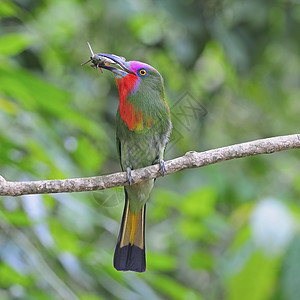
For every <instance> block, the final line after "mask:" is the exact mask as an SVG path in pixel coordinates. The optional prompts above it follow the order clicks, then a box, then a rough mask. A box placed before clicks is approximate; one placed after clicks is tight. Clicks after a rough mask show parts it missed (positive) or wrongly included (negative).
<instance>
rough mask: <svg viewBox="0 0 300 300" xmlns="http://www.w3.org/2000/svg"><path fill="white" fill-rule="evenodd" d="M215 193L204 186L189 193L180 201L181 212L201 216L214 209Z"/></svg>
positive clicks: (191, 215) (196, 216) (190, 215)
mask: <svg viewBox="0 0 300 300" xmlns="http://www.w3.org/2000/svg"><path fill="white" fill-rule="evenodd" d="M216 200H217V193H216V191H215V190H214V189H213V188H210V187H206V188H201V189H199V190H196V191H193V192H191V193H189V194H188V195H187V196H186V197H185V198H184V199H183V200H182V202H181V209H182V212H183V213H184V214H185V215H187V216H189V217H195V218H203V217H205V216H208V215H209V214H211V213H212V212H213V211H214V207H215V203H216Z"/></svg>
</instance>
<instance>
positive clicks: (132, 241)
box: [114, 192, 146, 272]
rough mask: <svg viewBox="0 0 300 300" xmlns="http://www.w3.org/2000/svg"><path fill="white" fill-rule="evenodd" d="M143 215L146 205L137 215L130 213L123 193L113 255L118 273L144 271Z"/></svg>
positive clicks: (126, 198)
mask: <svg viewBox="0 0 300 300" xmlns="http://www.w3.org/2000/svg"><path fill="white" fill-rule="evenodd" d="M145 214H146V204H145V205H144V206H143V207H142V209H141V211H140V212H139V213H138V214H137V215H135V214H133V213H132V212H131V210H130V208H129V201H128V197H127V193H126V192H125V207H124V212H123V217H122V224H121V228H120V233H119V237H118V242H117V246H116V249H115V255H114V267H115V268H116V269H117V270H118V271H135V272H145V270H146V258H145Z"/></svg>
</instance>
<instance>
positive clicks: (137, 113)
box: [84, 45, 169, 130]
mask: <svg viewBox="0 0 300 300" xmlns="http://www.w3.org/2000/svg"><path fill="white" fill-rule="evenodd" d="M89 47H90V45H89ZM90 50H91V53H92V56H91V57H90V59H89V60H88V61H87V62H92V67H94V68H101V69H102V68H103V69H106V70H108V71H110V72H112V73H113V74H114V75H115V77H116V82H117V85H118V89H119V95H120V99H119V112H120V116H121V119H122V120H123V121H124V122H125V123H126V124H127V126H128V128H129V129H130V130H139V129H142V128H144V125H145V126H146V127H149V126H151V124H154V121H151V115H152V116H153V115H155V114H160V113H161V111H166V114H169V108H168V105H167V103H166V101H165V91H164V84H163V78H162V76H161V75H160V73H159V72H158V71H157V70H156V69H155V68H153V67H152V66H150V65H148V64H146V63H143V62H139V61H126V59H125V58H124V57H120V56H117V55H114V54H107V53H97V54H94V53H93V51H92V49H91V47H90ZM87 62H86V63H87ZM84 64H85V63H84ZM143 122H144V123H145V124H144V123H143Z"/></svg>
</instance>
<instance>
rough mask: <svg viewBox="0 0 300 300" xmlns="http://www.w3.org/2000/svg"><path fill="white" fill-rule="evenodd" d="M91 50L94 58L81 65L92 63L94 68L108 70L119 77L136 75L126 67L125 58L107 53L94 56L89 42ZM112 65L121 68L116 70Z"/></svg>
mask: <svg viewBox="0 0 300 300" xmlns="http://www.w3.org/2000/svg"><path fill="white" fill-rule="evenodd" d="M88 46H89V49H90V51H91V54H92V56H91V57H90V59H89V60H88V61H86V62H84V63H82V64H81V65H85V64H87V63H88V62H91V63H92V65H91V66H92V67H93V68H96V69H97V68H100V69H102V68H103V69H106V70H109V71H111V72H113V73H115V74H116V75H118V76H125V75H127V74H133V75H136V74H135V73H134V72H132V71H130V70H129V69H128V67H127V65H126V59H125V58H124V57H121V56H118V55H114V54H107V53H96V54H94V52H93V50H92V47H91V45H90V44H89V42H88ZM112 65H116V66H118V67H119V68H116V67H114V66H112Z"/></svg>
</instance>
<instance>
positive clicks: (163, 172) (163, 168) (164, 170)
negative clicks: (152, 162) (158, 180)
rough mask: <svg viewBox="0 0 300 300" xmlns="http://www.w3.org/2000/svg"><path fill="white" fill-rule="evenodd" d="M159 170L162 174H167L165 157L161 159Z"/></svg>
mask: <svg viewBox="0 0 300 300" xmlns="http://www.w3.org/2000/svg"><path fill="white" fill-rule="evenodd" d="M159 170H160V171H161V173H162V176H165V174H166V173H167V171H166V167H165V162H164V160H163V159H160V160H159Z"/></svg>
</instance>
